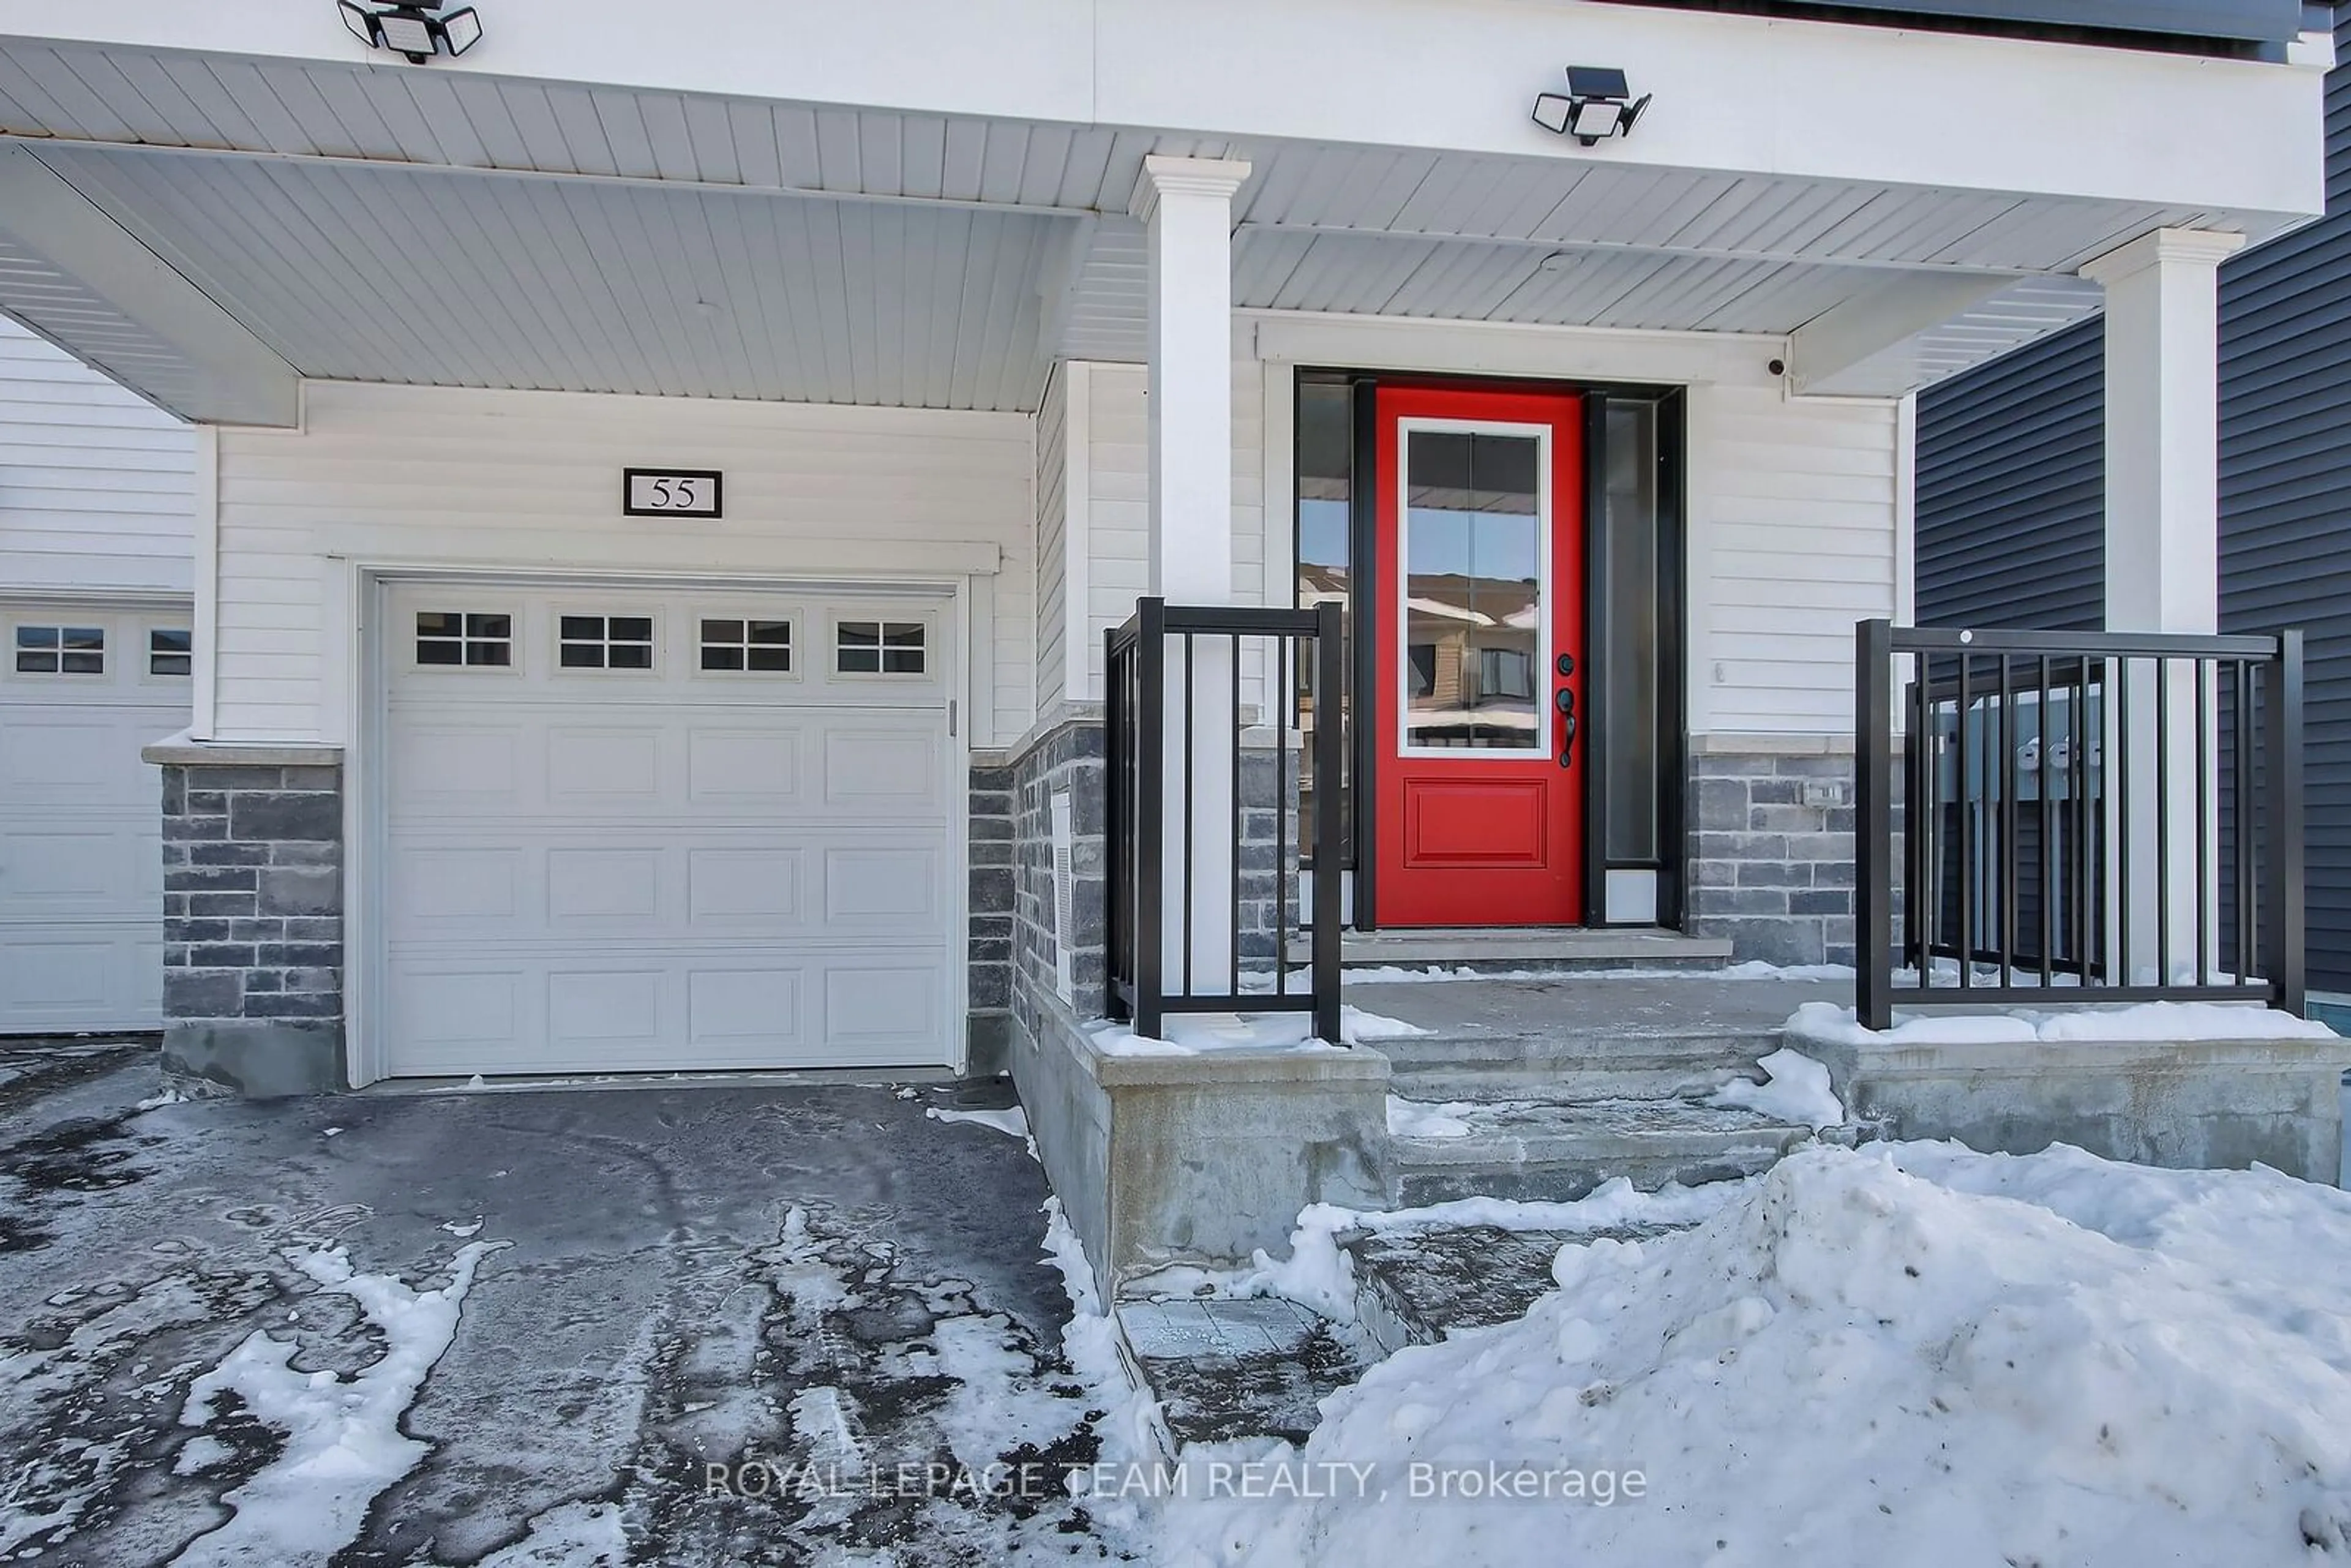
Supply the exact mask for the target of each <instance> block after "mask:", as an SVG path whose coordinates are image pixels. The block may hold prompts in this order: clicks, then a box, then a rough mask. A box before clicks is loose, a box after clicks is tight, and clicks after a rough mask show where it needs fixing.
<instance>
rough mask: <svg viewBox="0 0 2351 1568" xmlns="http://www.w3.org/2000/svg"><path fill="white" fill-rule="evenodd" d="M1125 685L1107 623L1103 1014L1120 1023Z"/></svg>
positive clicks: (1126, 844)
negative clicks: (1121, 782)
mask: <svg viewBox="0 0 2351 1568" xmlns="http://www.w3.org/2000/svg"><path fill="white" fill-rule="evenodd" d="M1124 685H1125V683H1124V681H1123V680H1122V679H1121V670H1120V660H1119V656H1118V628H1117V627H1115V626H1113V627H1108V628H1106V629H1104V631H1103V632H1102V843H1103V848H1104V849H1105V850H1106V851H1107V852H1106V853H1105V854H1104V855H1103V856H1102V861H1103V865H1102V1017H1104V1018H1106V1019H1113V1021H1118V1022H1123V1021H1125V1019H1127V1017H1128V1010H1127V1006H1126V1004H1125V1003H1124V1002H1123V1001H1122V1000H1121V999H1120V998H1119V994H1118V982H1119V979H1120V971H1121V970H1122V969H1124V968H1125V967H1127V960H1126V957H1125V955H1126V953H1127V952H1128V946H1127V944H1128V943H1129V942H1130V941H1131V940H1132V939H1133V936H1134V930H1133V925H1132V921H1131V918H1130V917H1129V916H1128V915H1125V913H1124V911H1125V908H1126V905H1125V904H1123V902H1121V901H1122V900H1123V899H1125V898H1127V897H1130V896H1132V894H1133V893H1134V888H1133V887H1132V886H1131V885H1130V884H1131V883H1132V882H1133V878H1132V877H1131V876H1130V875H1129V874H1128V873H1127V871H1126V863H1125V862H1126V857H1127V855H1128V854H1129V853H1130V852H1132V850H1133V848H1134V841H1133V839H1132V838H1131V837H1130V836H1129V835H1128V834H1127V833H1126V832H1125V831H1124V830H1125V821H1124V818H1123V815H1122V809H1123V805H1124V803H1125V802H1124V796H1125V791H1124V790H1123V789H1121V788H1120V787H1119V774H1120V772H1121V770H1122V768H1123V765H1124V762H1125V758H1126V747H1125V735H1126V726H1125V723H1124V718H1125V707H1126V705H1125V703H1124V702H1123V701H1122V700H1121V699H1122V697H1123V690H1122V688H1123V686H1124ZM1069 939H1070V934H1069V933H1068V932H1066V931H1064V932H1062V933H1061V940H1062V941H1064V942H1066V941H1068V940H1069Z"/></svg>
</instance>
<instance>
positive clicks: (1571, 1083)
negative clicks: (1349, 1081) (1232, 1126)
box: [1378, 1030, 1780, 1101]
mask: <svg viewBox="0 0 2351 1568" xmlns="http://www.w3.org/2000/svg"><path fill="white" fill-rule="evenodd" d="M1378 1048H1379V1050H1380V1051H1383V1052H1384V1053H1385V1054H1386V1056H1387V1058H1388V1060H1389V1061H1390V1063H1391V1065H1392V1066H1393V1068H1394V1071H1395V1078H1394V1081H1393V1082H1394V1084H1395V1092H1396V1093H1398V1094H1401V1095H1404V1096H1405V1098H1407V1099H1412V1100H1434V1101H1444V1100H1483V1101H1510V1100H1552V1101H1575V1100H1610V1099H1623V1100H1644V1099H1646V1100H1655V1099H1667V1098H1695V1097H1698V1096H1701V1095H1705V1094H1710V1093H1712V1092H1714V1091H1715V1090H1717V1089H1719V1088H1721V1087H1722V1086H1723V1085H1724V1084H1726V1083H1728V1082H1730V1081H1731V1080H1732V1079H1734V1078H1747V1079H1752V1080H1754V1081H1756V1082H1761V1080H1762V1078H1763V1071H1762V1069H1761V1068H1760V1067H1758V1066H1756V1065H1755V1064H1756V1062H1757V1061H1760V1060H1761V1058H1763V1057H1766V1056H1769V1055H1771V1052H1773V1051H1777V1050H1779V1049H1780V1031H1779V1030H1768V1031H1764V1030H1758V1031H1755V1032H1751V1033H1749V1032H1739V1033H1731V1032H1709V1033H1704V1034H1686V1035H1671V1036H1661V1037H1656V1038H1653V1039H1646V1040H1644V1039H1635V1038H1626V1037H1614V1038H1609V1039H1604V1040H1594V1039H1592V1038H1590V1037H1588V1036H1583V1035H1575V1034H1561V1035H1553V1036H1549V1037H1527V1036H1510V1035H1488V1036H1461V1037H1455V1038H1453V1039H1449V1040H1448V1039H1446V1038H1444V1037H1442V1036H1415V1037H1410V1038H1405V1039H1401V1040H1380V1041H1379V1042H1378Z"/></svg>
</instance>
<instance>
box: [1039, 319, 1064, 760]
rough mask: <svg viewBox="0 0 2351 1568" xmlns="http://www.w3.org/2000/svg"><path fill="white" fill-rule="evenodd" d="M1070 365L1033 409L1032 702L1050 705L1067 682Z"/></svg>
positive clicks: (1042, 706)
mask: <svg viewBox="0 0 2351 1568" xmlns="http://www.w3.org/2000/svg"><path fill="white" fill-rule="evenodd" d="M1069 396H1070V369H1069V367H1068V366H1066V365H1063V366H1060V367H1058V368H1057V369H1056V370H1055V371H1054V373H1053V375H1052V377H1051V379H1050V381H1049V382H1047V383H1046V386H1045V396H1044V399H1043V401H1042V402H1040V404H1039V405H1038V409H1037V706H1038V709H1039V713H1040V716H1042V714H1043V713H1044V712H1045V711H1046V710H1048V709H1050V707H1051V706H1052V703H1053V699H1055V698H1057V697H1059V696H1061V695H1062V693H1063V690H1064V688H1065V687H1067V686H1068V685H1069V670H1068V663H1067V661H1068V657H1069V645H1070V635H1071V633H1070V624H1069V622H1070V605H1069V594H1068V589H1069V572H1068V570H1066V568H1065V566H1064V557H1063V551H1064V549H1065V547H1066V546H1067V544H1068V529H1067V522H1068V510H1069V508H1068V506H1067V504H1066V494H1067V492H1066V486H1067V484H1068V481H1069V473H1070V450H1069V423H1070V422H1069V406H1070V404H1069Z"/></svg>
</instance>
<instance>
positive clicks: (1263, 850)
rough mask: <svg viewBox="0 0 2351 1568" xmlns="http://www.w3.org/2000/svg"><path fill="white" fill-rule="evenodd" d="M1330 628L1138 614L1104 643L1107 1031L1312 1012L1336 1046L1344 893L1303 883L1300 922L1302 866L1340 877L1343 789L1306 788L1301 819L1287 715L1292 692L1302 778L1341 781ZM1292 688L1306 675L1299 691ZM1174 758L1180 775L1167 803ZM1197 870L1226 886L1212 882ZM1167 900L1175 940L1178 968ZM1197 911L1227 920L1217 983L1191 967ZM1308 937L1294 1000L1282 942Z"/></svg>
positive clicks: (1320, 621)
mask: <svg viewBox="0 0 2351 1568" xmlns="http://www.w3.org/2000/svg"><path fill="white" fill-rule="evenodd" d="M1341 616H1342V609H1341V606H1339V605H1337V604H1323V605H1319V606H1317V607H1315V608H1314V609H1311V610H1280V609H1254V608H1246V607H1241V606H1211V607H1186V606H1180V605H1170V604H1168V603H1167V602H1166V601H1164V600H1159V599H1144V600H1143V601H1140V602H1139V603H1138V604H1137V605H1136V607H1135V612H1134V618H1133V619H1131V620H1129V621H1128V622H1126V624H1125V625H1123V626H1120V627H1116V628H1114V629H1113V630H1112V631H1111V632H1108V633H1106V634H1105V636H1104V644H1105V653H1106V654H1107V669H1108V675H1109V682H1108V685H1107V688H1106V695H1107V697H1108V712H1107V714H1106V716H1105V717H1106V720H1107V724H1108V728H1109V747H1110V756H1109V765H1110V766H1109V821H1108V823H1107V828H1108V838H1109V859H1110V865H1109V875H1108V879H1107V880H1108V885H1107V888H1106V889H1105V892H1106V894H1107V897H1108V903H1109V908H1108V910H1107V912H1106V913H1107V916H1108V927H1109V929H1108V933H1107V947H1108V964H1107V966H1106V967H1107V969H1108V986H1107V990H1108V996H1107V998H1106V1002H1107V1007H1108V1011H1109V1013H1110V1016H1111V1017H1113V1018H1114V1019H1122V1020H1126V1021H1130V1022H1132V1023H1133V1025H1134V1030H1135V1032H1136V1033H1138V1034H1143V1035H1154V1036H1155V1035H1157V1034H1158V1033H1159V1032H1160V1029H1161V1025H1162V1023H1163V1021H1164V1019H1165V1015H1166V1014H1168V1013H1171V1012H1174V1013H1183V1012H1195V1013H1207V1012H1238V1013H1270V1012H1307V1013H1311V1014H1312V1015H1313V1019H1314V1032H1315V1034H1316V1035H1317V1036H1318V1037H1319V1038H1321V1039H1322V1040H1328V1041H1330V1042H1331V1043H1332V1044H1334V1045H1336V1044H1340V1043H1343V1041H1342V1040H1341V1033H1340V1019H1339V925H1340V902H1339V895H1340V879H1339V877H1338V876H1337V875H1335V874H1329V873H1326V874H1322V875H1318V876H1315V877H1314V878H1313V883H1312V885H1313V895H1312V904H1313V907H1312V912H1311V920H1306V919H1304V916H1305V915H1306V914H1307V911H1306V909H1305V907H1304V900H1303V899H1301V896H1300V894H1301V885H1302V883H1304V881H1305V878H1304V876H1303V875H1302V874H1301V868H1300V860H1301V853H1302V854H1303V857H1304V859H1305V860H1306V862H1308V863H1310V864H1312V865H1320V866H1322V867H1325V868H1336V867H1337V866H1339V865H1340V864H1341V863H1342V857H1341V853H1340V850H1339V844H1340V841H1341V833H1342V828H1341V823H1340V815H1339V807H1340V792H1339V791H1338V790H1337V789H1329V788H1318V789H1312V790H1311V820H1308V821H1301V820H1300V818H1299V813H1298V801H1299V799H1300V785H1301V778H1300V774H1299V771H1298V767H1297V765H1296V764H1294V763H1293V762H1292V761H1291V758H1290V735H1291V733H1292V732H1293V728H1292V721H1293V718H1294V715H1293V714H1292V712H1291V711H1290V708H1289V706H1288V702H1289V700H1290V695H1291V694H1297V695H1296V701H1298V702H1299V703H1300V704H1301V705H1311V709H1312V712H1313V715H1314V717H1315V721H1316V722H1315V723H1314V724H1313V726H1312V727H1311V745H1312V747H1313V750H1312V753H1311V768H1312V775H1311V776H1312V778H1313V779H1317V780H1327V779H1337V778H1339V777H1340V776H1341V768H1342V766H1343V759H1344V757H1345V755H1346V752H1345V747H1346V741H1345V737H1344V736H1343V733H1342V729H1343V727H1342V725H1341V724H1340V723H1339V722H1338V716H1339V715H1340V714H1341V713H1342V712H1343V707H1344V705H1343V702H1342V700H1341V694H1342V692H1343V683H1344V681H1345V671H1344V664H1343V657H1342V648H1341V642H1340V632H1341V626H1342V621H1341ZM1301 673H1308V674H1310V678H1309V679H1307V680H1305V681H1301V680H1300V678H1299V677H1300V675H1301ZM1245 690H1247V691H1254V692H1256V693H1259V694H1261V695H1263V696H1264V699H1265V700H1264V704H1263V712H1262V713H1261V714H1257V715H1253V714H1252V712H1251V708H1250V706H1249V705H1248V704H1245V703H1244V701H1243V697H1244V695H1245ZM1171 716H1172V717H1171ZM1252 717H1256V718H1257V719H1258V720H1259V722H1257V723H1254V724H1253V723H1252V722H1250V721H1251V719H1252ZM1204 731H1205V733H1204ZM1252 731H1259V732H1265V731H1270V736H1271V739H1270V744H1268V745H1259V746H1255V747H1252V746H1250V745H1249V744H1248V742H1249V736H1250V733H1251V732H1252ZM1170 747H1176V748H1178V749H1177V750H1176V752H1175V756H1176V758H1178V759H1180V761H1181V763H1182V765H1183V766H1182V770H1181V772H1180V774H1177V775H1176V776H1175V777H1176V779H1177V780H1178V788H1177V789H1176V790H1175V800H1173V801H1172V802H1171V801H1170V799H1169V794H1170V791H1169V789H1168V781H1169V778H1170V769H1169V766H1168V763H1169V748H1170ZM1218 774H1225V775H1227V776H1226V777H1223V778H1217V777H1216V775H1218ZM1203 797H1206V799H1207V802H1208V803H1209V805H1204V803H1203ZM1226 803H1229V809H1228V810H1226V809H1222V808H1223V807H1224V806H1225V805H1226ZM1211 806H1213V807H1215V808H1217V809H1215V810H1211V809H1210V807H1211ZM1171 811H1172V812H1173V813H1174V815H1173V816H1172V818H1171V815H1170V813H1171ZM1203 862H1206V865H1207V868H1208V874H1212V875H1215V876H1216V877H1217V880H1219V881H1221V882H1223V883H1226V885H1224V886H1222V887H1217V888H1211V887H1208V886H1207V885H1205V883H1206V877H1205V876H1204V875H1203V873H1202V865H1203ZM1171 883H1172V884H1173V885H1171ZM1171 893H1172V894H1175V895H1176V896H1175V898H1174V899H1173V901H1172V906H1173V908H1174V909H1175V911H1176V912H1177V913H1176V914H1175V915H1174V917H1173V918H1174V919H1175V920H1176V921H1177V922H1179V923H1180V924H1179V925H1178V927H1177V930H1176V932H1175V935H1177V936H1180V938H1181V939H1180V941H1179V942H1178V943H1177V944H1176V945H1175V949H1174V954H1173V956H1172V959H1171V955H1170V949H1169V944H1168V937H1169V936H1170V935H1171V933H1170V930H1169V925H1168V922H1169V920H1170V915H1169V909H1170V907H1171V899H1170V896H1169V895H1170V894H1171ZM1212 900H1213V901H1214V902H1213V903H1212V902H1211V901H1212ZM1204 909H1205V910H1207V911H1208V912H1210V913H1212V914H1213V915H1214V917H1215V918H1216V919H1217V921H1218V922H1219V923H1222V922H1223V921H1226V920H1229V922H1230V924H1229V927H1228V930H1229V933H1230V939H1229V940H1217V941H1214V942H1212V943H1210V944H1209V946H1212V947H1214V948H1217V949H1220V950H1222V951H1223V953H1224V961H1223V962H1222V963H1220V964H1217V965H1215V966H1213V967H1215V968H1216V969H1217V971H1218V972H1216V973H1208V972H1204V971H1205V970H1207V969H1208V968H1209V967H1211V966H1209V965H1207V964H1203V963H1196V962H1195V951H1196V948H1195V941H1194V938H1195V936H1196V931H1195V922H1196V919H1197V918H1200V917H1201V912H1202V911H1203V910H1204ZM1301 924H1303V925H1306V926H1307V927H1308V928H1310V929H1311V933H1312V941H1311V947H1310V953H1311V957H1310V959H1309V961H1308V963H1307V965H1306V968H1307V971H1308V973H1307V975H1306V977H1305V984H1304V985H1303V986H1302V987H1301V986H1299V985H1297V984H1295V983H1293V981H1294V977H1293V976H1292V973H1291V969H1292V965H1291V963H1290V959H1289V956H1288V953H1289V936H1290V932H1291V931H1292V930H1293V929H1296V928H1297V927H1298V926H1299V925H1301Z"/></svg>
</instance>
